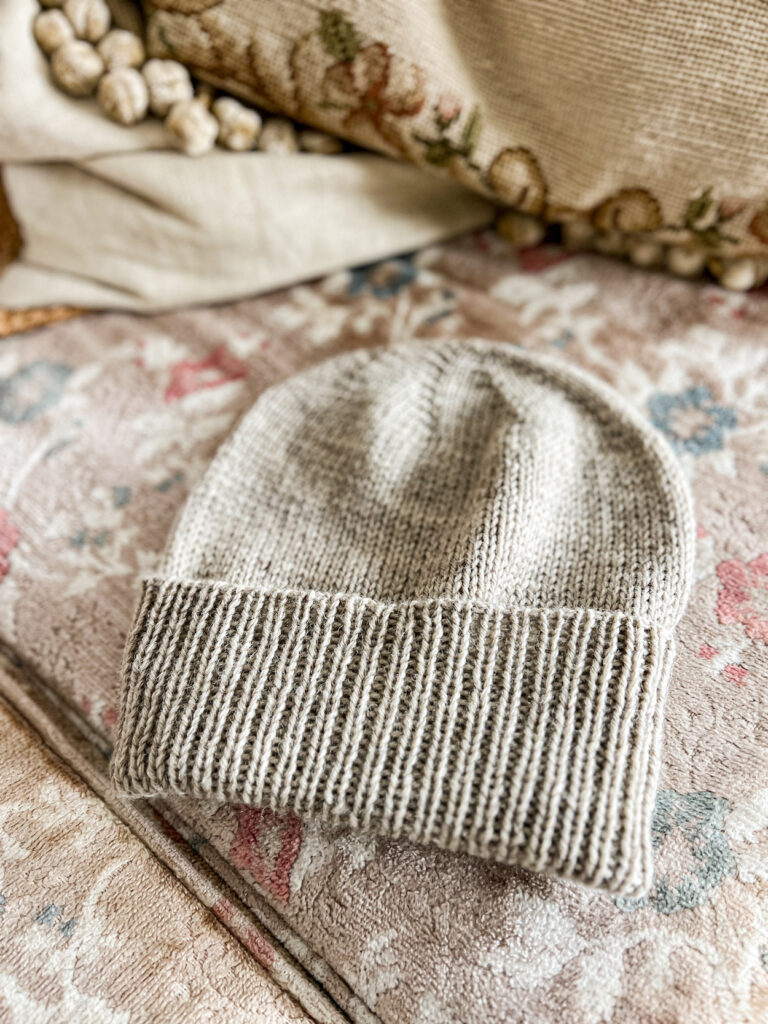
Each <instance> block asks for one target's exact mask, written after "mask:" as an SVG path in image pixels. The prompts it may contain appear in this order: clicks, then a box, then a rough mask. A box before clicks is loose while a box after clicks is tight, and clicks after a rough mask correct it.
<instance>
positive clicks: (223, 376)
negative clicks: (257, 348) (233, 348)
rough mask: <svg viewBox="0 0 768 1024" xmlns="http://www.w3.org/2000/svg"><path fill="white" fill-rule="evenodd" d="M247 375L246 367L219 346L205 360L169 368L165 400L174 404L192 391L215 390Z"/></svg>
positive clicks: (183, 363)
mask: <svg viewBox="0 0 768 1024" xmlns="http://www.w3.org/2000/svg"><path fill="white" fill-rule="evenodd" d="M247 375H248V367H247V366H246V365H245V363H241V362H240V360H239V359H236V358H235V357H234V356H233V355H232V353H231V352H230V351H229V350H228V349H227V347H226V345H219V347H218V348H217V349H216V350H215V351H214V352H212V353H211V355H210V356H208V358H207V359H201V360H199V361H197V362H194V361H192V360H190V359H184V360H182V361H181V362H180V363H176V365H175V366H173V367H171V381H170V383H169V385H168V387H167V388H166V389H165V400H166V402H175V401H176V399H178V398H184V396H185V395H191V394H192V393H193V392H194V391H202V390H203V389H205V388H217V387H219V386H220V385H221V384H228V383H229V382H230V381H233V380H240V379H241V378H242V377H246V376H247Z"/></svg>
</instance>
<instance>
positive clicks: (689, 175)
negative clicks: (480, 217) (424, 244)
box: [148, 0, 768, 268]
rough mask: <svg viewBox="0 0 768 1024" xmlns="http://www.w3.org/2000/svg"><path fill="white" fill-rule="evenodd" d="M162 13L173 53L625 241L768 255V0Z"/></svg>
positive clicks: (261, 97) (293, 110)
mask: <svg viewBox="0 0 768 1024" xmlns="http://www.w3.org/2000/svg"><path fill="white" fill-rule="evenodd" d="M148 13H149V15H150V17H149V25H148V33H149V48H150V51H151V52H152V53H153V54H154V55H165V56H169V55H170V56H174V57H176V58H177V59H179V60H182V61H184V62H185V63H187V64H189V65H190V66H191V67H192V68H193V70H194V71H195V72H196V73H197V74H198V75H199V76H200V77H201V78H204V79H207V80H209V81H211V82H213V83H215V84H217V85H220V86H221V87H224V88H226V89H228V90H230V91H232V92H233V93H236V94H239V95H240V96H242V97H244V98H247V99H249V100H251V101H253V102H255V103H258V104H260V105H263V106H265V107H267V108H270V109H274V110H280V111H283V112H286V113H288V114H290V115H291V116H293V117H295V118H296V119H298V120H301V121H304V122H307V123H309V124H312V125H316V126H318V127H322V128H324V129H326V130H328V131H331V132H333V133H335V134H338V135H341V136H344V137H346V138H347V139H351V140H352V141H354V142H356V143H359V144H360V145H362V146H365V147H369V148H372V149H376V150H379V151H380V152H384V153H389V154H392V155H396V156H399V157H404V158H406V159H408V160H411V161H413V162H415V163H418V164H421V165H423V166H426V167H431V168H434V169H440V170H442V171H443V172H445V173H447V174H450V175H452V176H453V177H454V178H456V179H457V180H459V181H461V182H463V183H464V184H466V185H468V186H470V187H472V188H474V189H476V190H478V191H480V192H483V193H485V194H487V195H490V196H493V197H495V198H497V199H498V200H500V201H501V202H503V203H504V204H509V205H511V206H514V207H515V208H517V209H518V210H521V211H524V212H526V213H529V214H533V215H536V216H541V217H543V218H544V219H546V220H547V221H551V222H552V221H554V222H563V223H574V222H576V223H577V225H578V224H579V223H580V224H581V225H582V226H581V228H578V227H577V229H576V230H575V231H574V232H572V234H573V235H574V237H580V238H586V239H588V238H589V234H590V232H598V233H599V235H600V237H601V238H602V241H603V247H604V248H606V249H610V248H611V247H612V245H613V246H614V247H615V248H621V243H620V242H618V241H616V240H615V236H616V233H617V232H621V233H630V235H632V236H638V237H639V239H640V240H642V241H643V242H645V243H648V242H649V241H650V242H653V243H661V244H663V245H664V246H666V245H670V244H671V245H674V246H676V247H680V246H682V247H683V248H685V249H688V250H689V251H690V253H691V254H693V255H692V256H691V258H690V259H689V261H688V262H689V264H690V266H694V265H696V264H697V260H698V263H701V264H702V265H703V262H704V260H705V258H706V259H709V260H710V265H711V266H712V267H713V268H718V267H719V266H720V264H719V262H718V261H720V260H722V259H723V258H725V259H726V263H727V261H728V260H733V259H734V258H736V257H751V258H753V259H757V260H759V259H761V258H765V257H768V181H767V180H766V173H765V157H766V154H768V116H767V112H768V74H766V68H765V55H766V53H768V19H767V18H766V17H765V6H764V4H763V3H762V2H761V0H742V2H739V3H733V4H726V3H723V2H722V0H696V2H693V0H683V2H682V3H678V4H662V3H653V2H650V0H645V2H640V0H590V2H586V0H577V2H570V3H567V4H563V3H560V2H559V0H489V2H485V3H471V2H461V0H419V2H416V0H367V2H366V3H359V2H352V0H337V2H335V3H332V4H328V5H327V6H326V5H318V4H316V3H311V2H307V0H271V2H270V3H254V2H253V0H156V2H155V4H154V6H153V7H151V8H149V9H148ZM612 239H613V241H612ZM652 251H653V250H649V249H648V247H647V245H646V253H652ZM646 262H648V263H651V262H653V258H652V255H651V256H648V257H647V259H646ZM681 265H682V264H681Z"/></svg>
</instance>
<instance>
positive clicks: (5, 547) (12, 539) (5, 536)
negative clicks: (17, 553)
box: [0, 508, 21, 581]
mask: <svg viewBox="0 0 768 1024" xmlns="http://www.w3.org/2000/svg"><path fill="white" fill-rule="evenodd" d="M20 536H21V534H20V533H19V530H18V528H17V527H16V526H14V524H13V523H12V522H11V520H10V519H9V518H8V513H7V512H6V511H5V509H4V508H0V581H2V579H3V577H4V576H6V575H7V574H8V571H9V569H10V568H11V564H10V562H9V561H8V556H9V555H10V553H11V552H12V551H13V549H14V548H15V547H16V545H17V544H18V543H19V537H20Z"/></svg>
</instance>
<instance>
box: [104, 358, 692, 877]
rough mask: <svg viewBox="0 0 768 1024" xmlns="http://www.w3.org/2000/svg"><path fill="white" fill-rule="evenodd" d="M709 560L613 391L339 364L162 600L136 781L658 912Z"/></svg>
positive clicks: (180, 552)
mask: <svg viewBox="0 0 768 1024" xmlns="http://www.w3.org/2000/svg"><path fill="white" fill-rule="evenodd" d="M693 545H694V541H693V521H692V515H691V510H690V505H689V499H688V495H687V491H686V487H685V484H684V481H683V478H682V476H681V474H680V471H679V470H678V468H677V466H676V464H675V462H674V459H673V457H672V456H671V454H670V453H669V451H668V450H667V449H666V448H665V446H664V445H663V444H662V443H661V442H660V441H659V440H658V439H657V437H656V436H655V435H654V433H653V432H652V431H651V430H650V429H649V427H648V426H647V425H646V424H645V423H644V422H643V421H642V420H641V419H640V418H639V417H638V416H637V415H636V414H635V413H633V411H632V410H631V409H630V408H628V407H627V406H626V405H625V404H624V403H623V401H622V400H621V399H619V398H618V397H617V396H616V395H615V394H614V393H612V392H611V391H610V390H609V389H608V388H607V387H605V386H604V385H601V384H599V383H597V382H593V381H591V380H590V379H588V378H587V377H585V376H583V375H581V374H578V373H575V372H573V371H572V370H566V369H564V368H563V367H562V366H561V365H559V364H558V363H556V362H552V361H548V360H544V359H539V358H534V357H533V356H531V355H528V354H525V353H524V352H522V351H520V350H519V349H516V348H513V347H512V346H510V345H505V344H496V343H492V342H487V341H480V340H474V341H469V342H461V343H459V342H448V343H446V342H439V343H426V342H412V343H409V344H406V345H402V346H397V347H392V348H382V349H377V350H373V351H360V352H355V353H353V354H351V355H346V356H342V357H339V358H337V359H334V360H331V361H329V362H327V363H325V364H323V365H321V366H320V367H317V368H315V369H313V370H311V371H309V372H306V373H303V374H301V375H299V376H296V377H294V378H292V379H290V380H289V381H288V382H287V383H283V384H280V385H278V386H276V387H273V388H271V389H269V390H268V391H266V392H265V393H264V394H263V395H262V396H261V397H260V398H259V400H258V401H257V402H256V404H255V406H254V408H253V409H252V410H251V412H250V413H249V414H248V415H247V416H246V417H245V418H244V420H243V421H242V423H241V424H240V426H239V428H238V429H237V430H236V431H235V433H234V435H233V436H232V437H231V439H230V440H229V441H228V442H226V443H225V444H224V445H223V447H222V448H221V449H220V451H219V453H218V454H217V456H216V458H215V459H214V461H213V463H212V465H211V466H210V468H209V470H208V472H207V474H206V476H205V478H204V479H203V481H202V483H201V484H200V486H199V487H198V488H197V489H196V490H195V491H194V492H193V493H192V495H191V497H190V498H189V499H188V501H187V503H186V506H185V507H184V509H183V512H182V514H181V516H180V518H179V520H178V523H177V526H176V529H175V532H174V535H173V538H172V540H171V543H170V547H169V549H168V551H167V555H166V558H165V562H164V566H163V569H162V572H161V573H160V574H159V575H158V576H157V577H156V578H152V579H149V580H147V581H146V582H145V583H144V587H143V595H142V597H141V601H140V605H139V608H138V612H137V617H136V621H135V626H134V629H133V632H132V635H131V637H130V639H129V642H128V648H127V653H126V662H125V685H124V693H123V703H122V709H121V717H120V722H119V726H118V736H117V743H116V747H115V752H114V756H113V760H112V774H113V778H114V780H115V781H116V783H117V784H118V785H119V786H120V787H121V788H122V789H123V790H124V791H125V792H126V793H128V794H130V795H132V796H148V795H152V794H158V793H164V792H174V793H179V794H187V795H190V796H199V797H214V798H218V799H219V800H222V801H233V802H238V803H246V804H252V805H259V806H269V807H271V808H274V809H279V808H283V809H290V810H292V811H294V812H295V813H296V814H297V815H298V816H300V817H302V818H312V817H314V818H319V819H322V820H323V821H326V822H329V823H334V824H345V825H348V826H351V827H352V828H354V829H359V830H366V831H375V832H378V833H381V834H384V835H388V836H402V837H406V838H408V839H411V840H414V841H418V842H423V843H436V844H438V845H439V846H442V847H446V848H448V849H450V850H460V851H465V852H467V853H470V854H475V855H479V856H481V857H486V858H491V859H493V860H497V861H502V862H506V863H515V864H519V865H522V866H524V867H526V868H530V869H533V870H543V871H548V872H552V873H556V874H560V875H563V876H566V877H570V878H574V879H578V880H580V881H582V882H585V883H588V884H590V885H596V886H601V887H603V888H605V889H608V890H610V891H611V892H615V893H624V894H637V893H639V892H642V891H643V890H644V889H647V887H648V886H649V885H650V882H651V875H652V857H651V835H650V825H651V814H652V810H653V803H654V798H655V794H656V788H657V779H658V772H659V753H660V751H659V747H660V741H661V733H662V708H663V704H664V696H665V691H666V688H667V680H668V677H669V671H670V663H671V660H672V649H673V631H674V628H675V624H676V623H677V621H678V620H679V618H680V615H681V613H682V611H683V607H684V604H685V600H686V597H687V593H688V588H689V582H690V578H691V563H692V552H693Z"/></svg>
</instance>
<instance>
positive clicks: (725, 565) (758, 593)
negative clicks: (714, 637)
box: [716, 552, 768, 644]
mask: <svg viewBox="0 0 768 1024" xmlns="http://www.w3.org/2000/svg"><path fill="white" fill-rule="evenodd" d="M717 578H718V579H719V580H720V591H719V593H718V595H717V609H716V611H717V617H718V619H719V620H720V622H722V623H723V625H727V624H729V623H732V622H740V623H741V624H742V625H743V626H744V632H745V633H746V635H747V636H748V637H750V638H751V639H753V640H762V641H763V643H765V644H768V552H766V553H765V554H763V555H758V557H757V558H753V559H752V561H751V562H746V563H744V562H740V561H739V560H738V559H736V558H734V559H732V560H731V561H729V562H721V563H720V565H718V567H717Z"/></svg>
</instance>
